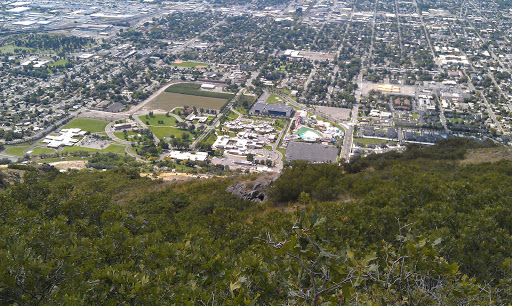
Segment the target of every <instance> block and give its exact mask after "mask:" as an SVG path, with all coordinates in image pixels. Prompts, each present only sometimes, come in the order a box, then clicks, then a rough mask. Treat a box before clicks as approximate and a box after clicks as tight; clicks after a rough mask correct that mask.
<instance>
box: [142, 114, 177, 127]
mask: <svg viewBox="0 0 512 306" xmlns="http://www.w3.org/2000/svg"><path fill="white" fill-rule="evenodd" d="M139 119H140V120H142V122H144V123H146V121H147V122H149V125H154V126H176V123H178V122H177V121H176V118H174V117H167V116H166V115H153V117H150V116H149V115H148V116H147V117H146V116H139ZM158 121H163V123H158ZM146 124H147V123H146Z"/></svg>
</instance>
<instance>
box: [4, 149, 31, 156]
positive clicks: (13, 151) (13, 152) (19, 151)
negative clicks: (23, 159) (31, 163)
mask: <svg viewBox="0 0 512 306" xmlns="http://www.w3.org/2000/svg"><path fill="white" fill-rule="evenodd" d="M28 148H29V147H10V148H7V149H5V153H7V154H11V155H17V156H23V151H25V150H26V149H28Z"/></svg>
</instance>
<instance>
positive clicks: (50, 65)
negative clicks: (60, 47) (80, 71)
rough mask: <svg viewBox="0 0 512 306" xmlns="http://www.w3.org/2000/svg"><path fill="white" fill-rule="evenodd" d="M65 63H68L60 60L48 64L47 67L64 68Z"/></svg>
mask: <svg viewBox="0 0 512 306" xmlns="http://www.w3.org/2000/svg"><path fill="white" fill-rule="evenodd" d="M67 63H69V61H68V60H66V59H60V60H58V61H56V62H51V63H48V67H49V68H51V67H56V66H65V65H66V64H67Z"/></svg>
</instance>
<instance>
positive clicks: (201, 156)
mask: <svg viewBox="0 0 512 306" xmlns="http://www.w3.org/2000/svg"><path fill="white" fill-rule="evenodd" d="M168 156H169V157H170V158H174V159H178V160H192V161H206V160H207V159H208V153H206V152H195V153H194V152H181V151H171V152H169V154H168Z"/></svg>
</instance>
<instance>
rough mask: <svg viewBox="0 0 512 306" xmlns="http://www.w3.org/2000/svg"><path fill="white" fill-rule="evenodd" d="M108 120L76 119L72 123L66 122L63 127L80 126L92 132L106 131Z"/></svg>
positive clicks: (79, 127)
mask: <svg viewBox="0 0 512 306" xmlns="http://www.w3.org/2000/svg"><path fill="white" fill-rule="evenodd" d="M107 124H108V123H107V122H105V121H101V120H94V119H83V118H78V119H74V120H73V121H71V122H70V123H68V124H66V125H65V126H64V127H62V128H63V129H71V128H78V129H82V130H84V131H88V132H91V133H97V132H105V127H106V126H107Z"/></svg>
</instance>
